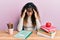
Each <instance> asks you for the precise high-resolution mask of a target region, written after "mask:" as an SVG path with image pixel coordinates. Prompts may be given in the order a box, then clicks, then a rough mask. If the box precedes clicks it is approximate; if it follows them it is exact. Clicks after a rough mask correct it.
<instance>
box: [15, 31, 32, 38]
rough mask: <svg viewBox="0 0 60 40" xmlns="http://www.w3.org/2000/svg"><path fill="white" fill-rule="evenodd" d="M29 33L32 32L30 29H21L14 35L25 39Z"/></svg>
mask: <svg viewBox="0 0 60 40" xmlns="http://www.w3.org/2000/svg"><path fill="white" fill-rule="evenodd" d="M31 33H32V31H26V30H22V31H20V32H18V33H17V34H16V35H14V37H16V38H21V39H26V38H28V37H29V36H30V34H31Z"/></svg>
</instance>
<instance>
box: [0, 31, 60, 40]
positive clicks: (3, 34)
mask: <svg viewBox="0 0 60 40" xmlns="http://www.w3.org/2000/svg"><path fill="white" fill-rule="evenodd" d="M56 32H57V33H56V36H55V38H54V39H50V38H46V37H41V36H38V35H37V34H36V31H33V33H32V34H31V35H30V36H29V37H28V38H27V39H26V40H59V39H60V30H57V31H56ZM16 33H18V31H14V34H13V35H9V34H8V32H7V31H0V40H22V39H20V38H14V35H15V34H16Z"/></svg>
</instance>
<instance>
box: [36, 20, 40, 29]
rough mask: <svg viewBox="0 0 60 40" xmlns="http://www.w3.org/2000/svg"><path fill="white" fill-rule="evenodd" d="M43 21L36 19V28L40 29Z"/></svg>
mask: <svg viewBox="0 0 60 40" xmlns="http://www.w3.org/2000/svg"><path fill="white" fill-rule="evenodd" d="M40 27H41V23H40V21H39V20H38V19H36V29H40Z"/></svg>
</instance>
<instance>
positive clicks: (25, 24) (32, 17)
mask: <svg viewBox="0 0 60 40" xmlns="http://www.w3.org/2000/svg"><path fill="white" fill-rule="evenodd" d="M40 26H41V24H40V17H39V14H38V10H37V8H36V6H35V5H34V4H33V3H27V4H26V5H25V6H24V7H23V9H22V11H21V18H20V21H19V24H18V31H21V30H28V31H33V30H38V29H39V28H40Z"/></svg>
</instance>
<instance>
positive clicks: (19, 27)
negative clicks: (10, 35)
mask: <svg viewBox="0 0 60 40" xmlns="http://www.w3.org/2000/svg"><path fill="white" fill-rule="evenodd" d="M17 29H18V31H21V30H22V29H23V18H21V19H20V20H19V24H18V28H17Z"/></svg>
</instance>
